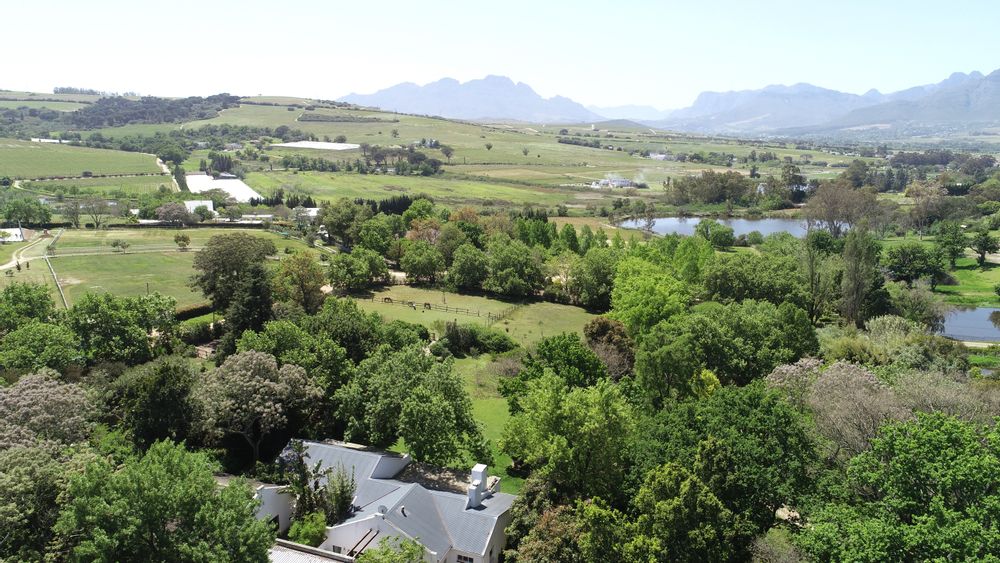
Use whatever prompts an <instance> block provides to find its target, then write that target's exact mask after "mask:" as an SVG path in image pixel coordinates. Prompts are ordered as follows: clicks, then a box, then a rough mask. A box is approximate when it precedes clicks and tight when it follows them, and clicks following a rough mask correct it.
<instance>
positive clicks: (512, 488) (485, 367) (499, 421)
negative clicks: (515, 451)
mask: <svg viewBox="0 0 1000 563" xmlns="http://www.w3.org/2000/svg"><path fill="white" fill-rule="evenodd" d="M490 361H491V358H490V356H489V355H487V354H484V355H482V356H480V357H478V358H462V359H460V360H456V361H455V367H454V369H455V373H457V374H458V375H460V376H461V377H462V380H463V381H465V388H466V391H468V393H469V396H470V397H472V412H473V414H474V415H475V417H476V420H477V421H478V422H479V423H480V424H482V425H483V434H484V437H485V438H486V439H487V440H489V442H490V444H491V445H492V446H493V467H492V468H491V471H492V472H494V474H497V475H499V476H500V478H501V480H500V490H501V491H503V492H505V493H511V494H517V493H519V492H520V491H521V486H522V485H523V484H524V479H522V478H521V477H517V476H514V475H510V474H509V473H507V469H508V468H509V467H510V464H511V459H510V456H508V455H504V454H502V453H500V450H499V447H498V445H499V444H498V442H499V440H500V437H501V436H502V435H503V429H504V426H506V425H507V420H508V419H510V411H508V410H507V400H506V399H504V398H503V397H501V396H500V395H499V393H497V381H496V376H495V375H494V374H493V373H492V372H491V371H490V369H489V364H490Z"/></svg>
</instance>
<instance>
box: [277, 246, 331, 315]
mask: <svg viewBox="0 0 1000 563" xmlns="http://www.w3.org/2000/svg"><path fill="white" fill-rule="evenodd" d="M324 283H326V276H325V275H324V272H323V268H322V267H321V266H320V265H319V263H318V262H317V261H316V258H315V256H314V255H313V254H312V253H311V252H296V253H295V254H293V255H291V256H286V257H285V258H284V259H282V261H281V264H280V265H279V266H278V271H277V272H275V274H274V296H275V298H277V299H278V300H279V301H291V302H292V303H296V304H298V305H299V306H301V307H302V308H303V309H304V310H305V312H306V313H308V314H310V315H312V314H314V313H316V311H318V310H319V308H320V306H322V305H323V299H324V297H325V296H324V295H323V284H324Z"/></svg>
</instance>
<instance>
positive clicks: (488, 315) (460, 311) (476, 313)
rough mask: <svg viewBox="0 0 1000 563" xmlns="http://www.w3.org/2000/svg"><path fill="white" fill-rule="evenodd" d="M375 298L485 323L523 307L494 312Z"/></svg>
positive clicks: (385, 302) (415, 308)
mask: <svg viewBox="0 0 1000 563" xmlns="http://www.w3.org/2000/svg"><path fill="white" fill-rule="evenodd" d="M376 300H379V302H380V303H383V304H386V305H402V306H404V307H409V308H411V309H413V310H414V311H416V310H417V309H423V310H426V311H443V312H445V313H455V314H457V315H467V316H470V317H479V318H482V319H486V324H487V325H492V324H493V323H495V322H498V321H501V320H503V319H506V318H507V317H509V316H510V315H511V314H513V313H514V311H516V310H517V309H519V308H520V307H523V305H511V306H510V307H507V308H506V309H503V310H501V311H498V312H495V313H494V312H493V311H480V310H479V309H469V308H468V307H452V306H450V305H438V304H437V303H428V302H424V303H419V302H416V301H407V300H403V299H393V298H392V297H381V298H377V297H372V298H371V301H372V302H373V303H374V302H376Z"/></svg>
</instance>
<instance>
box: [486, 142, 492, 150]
mask: <svg viewBox="0 0 1000 563" xmlns="http://www.w3.org/2000/svg"><path fill="white" fill-rule="evenodd" d="M486 150H488V151H491V150H493V143H486Z"/></svg>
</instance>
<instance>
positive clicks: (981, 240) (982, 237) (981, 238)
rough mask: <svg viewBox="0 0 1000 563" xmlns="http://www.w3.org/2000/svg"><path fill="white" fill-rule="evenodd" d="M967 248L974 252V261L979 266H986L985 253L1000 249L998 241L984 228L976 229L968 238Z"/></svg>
mask: <svg viewBox="0 0 1000 563" xmlns="http://www.w3.org/2000/svg"><path fill="white" fill-rule="evenodd" d="M969 248H971V249H972V251H973V252H975V253H976V263H978V264H979V267H980V268H985V267H986V255H987V254H992V253H994V252H996V251H997V250H1000V241H998V240H997V238H996V237H994V236H992V235H990V232H989V230H988V229H986V228H980V229H976V230H975V231H973V233H972V237H971V238H970V239H969Z"/></svg>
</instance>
